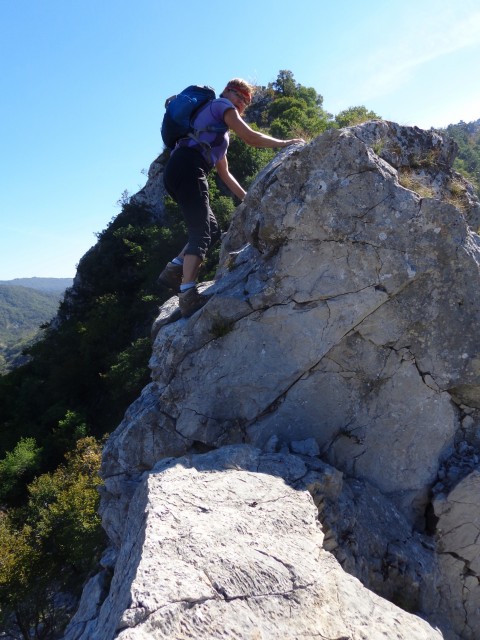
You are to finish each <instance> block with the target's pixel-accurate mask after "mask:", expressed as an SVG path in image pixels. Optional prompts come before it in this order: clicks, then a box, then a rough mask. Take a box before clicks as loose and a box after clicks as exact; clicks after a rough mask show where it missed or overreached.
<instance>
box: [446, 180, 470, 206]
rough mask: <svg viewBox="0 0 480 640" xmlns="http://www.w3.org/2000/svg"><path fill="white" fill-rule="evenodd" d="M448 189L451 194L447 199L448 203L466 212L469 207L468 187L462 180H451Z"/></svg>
mask: <svg viewBox="0 0 480 640" xmlns="http://www.w3.org/2000/svg"><path fill="white" fill-rule="evenodd" d="M447 187H448V191H449V194H448V195H447V197H446V201H447V202H448V203H449V204H452V205H453V206H454V207H455V208H457V209H458V210H459V211H466V210H467V209H468V206H469V201H468V197H467V188H466V186H465V185H464V184H463V183H462V182H461V181H460V180H458V179H456V178H452V179H451V180H449V182H448V185H447Z"/></svg>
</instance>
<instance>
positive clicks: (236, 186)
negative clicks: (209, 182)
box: [215, 156, 246, 200]
mask: <svg viewBox="0 0 480 640" xmlns="http://www.w3.org/2000/svg"><path fill="white" fill-rule="evenodd" d="M215 168H216V170H217V173H218V175H219V177H220V179H221V180H222V182H224V183H225V185H226V186H227V187H228V188H229V189H230V191H231V192H232V193H234V194H235V195H236V196H237V198H239V199H240V200H243V199H244V197H245V194H246V191H245V190H244V189H243V188H242V186H241V185H240V183H239V182H238V181H237V179H236V178H235V177H234V176H232V174H231V173H230V171H229V169H228V161H227V157H226V156H225V157H223V158H222V159H221V160H219V161H218V162H217V164H216V165H215Z"/></svg>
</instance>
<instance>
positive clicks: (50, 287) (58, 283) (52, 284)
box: [0, 278, 73, 294]
mask: <svg viewBox="0 0 480 640" xmlns="http://www.w3.org/2000/svg"><path fill="white" fill-rule="evenodd" d="M2 284H6V285H13V286H18V287H29V288H30V289H36V290H38V291H51V292H52V293H55V292H58V293H60V294H62V293H63V292H64V291H65V289H67V288H68V287H71V286H72V284H73V279H72V278H15V279H14V280H0V285H2Z"/></svg>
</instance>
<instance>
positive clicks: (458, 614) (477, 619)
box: [433, 468, 480, 640]
mask: <svg viewBox="0 0 480 640" xmlns="http://www.w3.org/2000/svg"><path fill="white" fill-rule="evenodd" d="M433 504H434V509H435V515H436V516H437V518H438V525H437V536H438V553H439V562H440V568H441V571H442V572H443V575H444V579H443V581H442V588H443V590H444V591H445V597H448V598H449V600H450V602H451V609H452V612H453V613H452V616H453V618H454V626H455V628H456V629H458V630H459V631H460V632H461V637H462V638H465V639H466V640H476V639H477V638H478V637H479V629H480V606H479V605H480V554H479V534H480V468H479V469H478V470H475V471H473V472H472V473H470V474H469V475H468V476H466V477H465V478H463V479H462V480H461V481H460V482H459V483H458V484H457V485H456V486H455V487H454V489H452V491H450V492H449V493H448V494H447V495H445V494H439V495H438V496H437V497H436V499H435V501H434V503H433Z"/></svg>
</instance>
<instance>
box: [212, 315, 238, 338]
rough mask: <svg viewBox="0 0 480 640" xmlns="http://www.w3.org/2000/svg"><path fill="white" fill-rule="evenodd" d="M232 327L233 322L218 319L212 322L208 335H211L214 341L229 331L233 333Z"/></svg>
mask: <svg viewBox="0 0 480 640" xmlns="http://www.w3.org/2000/svg"><path fill="white" fill-rule="evenodd" d="M234 325H235V322H234V321H233V320H227V319H225V318H218V319H217V320H215V321H214V322H213V324H212V326H211V328H210V333H211V334H212V335H213V337H214V338H215V339H218V338H224V337H225V336H226V335H228V334H229V333H230V332H231V331H233V327H234Z"/></svg>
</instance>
